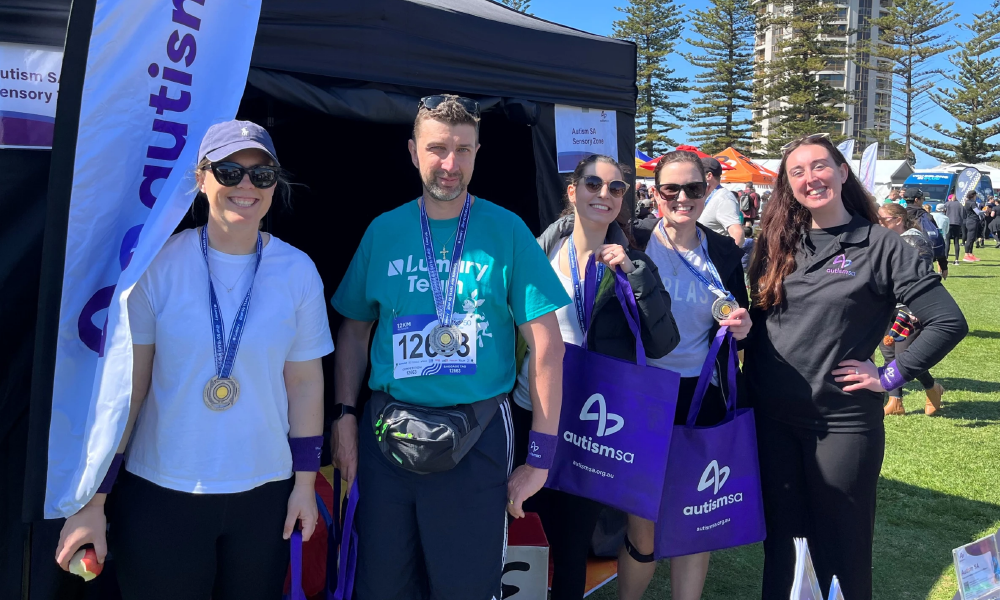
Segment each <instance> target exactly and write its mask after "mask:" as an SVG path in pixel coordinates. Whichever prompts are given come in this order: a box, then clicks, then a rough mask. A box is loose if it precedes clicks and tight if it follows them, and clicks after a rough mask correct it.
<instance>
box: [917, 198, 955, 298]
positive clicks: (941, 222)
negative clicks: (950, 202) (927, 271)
mask: <svg viewBox="0 0 1000 600" xmlns="http://www.w3.org/2000/svg"><path fill="white" fill-rule="evenodd" d="M924 208H927V209H929V208H930V207H929V206H928V205H926V204H925V205H924ZM931 218H932V219H934V223H935V224H936V225H937V227H938V231H940V232H941V236H942V237H944V243H945V256H944V258H943V259H938V260H937V263H938V272H939V273H940V274H941V279H947V278H948V246H949V244H950V241H949V237H948V235H949V232H950V231H951V221H950V220H949V219H948V215H946V214H944V203H941V204H938V205H937V208H935V209H934V212H932V213H931Z"/></svg>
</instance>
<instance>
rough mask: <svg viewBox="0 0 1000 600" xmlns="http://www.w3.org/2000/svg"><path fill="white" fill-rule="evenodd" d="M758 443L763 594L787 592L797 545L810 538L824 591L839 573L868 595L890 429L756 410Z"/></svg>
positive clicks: (859, 597) (848, 585) (856, 592)
mask: <svg viewBox="0 0 1000 600" xmlns="http://www.w3.org/2000/svg"><path fill="white" fill-rule="evenodd" d="M756 420H757V448H758V452H759V457H760V477H761V489H762V491H763V493H764V516H765V519H766V521H767V539H765V540H764V581H763V590H762V593H761V597H762V598H763V599H764V600H785V599H786V598H788V594H789V591H790V589H791V586H792V579H793V574H794V573H793V572H794V566H795V546H794V543H793V542H792V538H797V537H804V538H807V539H808V540H809V551H810V553H811V554H812V559H813V563H814V565H815V567H816V574H817V575H818V576H819V581H820V586H821V587H822V588H823V595H824V597H825V596H826V593H827V592H828V588H829V585H830V580H831V578H832V577H833V576H834V575H836V576H837V578H838V579H839V580H840V583H841V585H842V586H843V590H844V597H845V598H850V599H851V600H871V597H872V540H873V537H874V532H875V488H876V485H877V483H878V476H879V471H880V470H881V468H882V458H883V455H884V454H885V430H884V429H883V428H882V426H881V424H880V425H879V427H878V429H873V430H871V431H864V432H860V433H832V432H822V431H813V430H809V429H803V428H799V427H794V426H790V425H785V424H783V423H779V422H778V421H775V420H773V419H770V418H768V417H765V416H763V415H759V414H758V415H756Z"/></svg>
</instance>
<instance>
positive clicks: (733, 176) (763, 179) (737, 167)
mask: <svg viewBox="0 0 1000 600" xmlns="http://www.w3.org/2000/svg"><path fill="white" fill-rule="evenodd" d="M714 158H715V160H717V161H719V162H720V163H722V164H723V165H728V166H730V167H732V170H723V172H722V183H753V184H760V185H774V183H775V181H777V179H778V174H777V173H775V172H774V171H771V170H769V169H765V168H764V167H762V166H760V165H758V164H757V163H755V162H754V161H752V160H750V159H749V158H747V157H746V156H745V155H744V154H742V153H740V152H739V151H737V150H735V149H733V148H726V149H725V150H723V151H722V152H720V153H719V154H716V155H715V157H714Z"/></svg>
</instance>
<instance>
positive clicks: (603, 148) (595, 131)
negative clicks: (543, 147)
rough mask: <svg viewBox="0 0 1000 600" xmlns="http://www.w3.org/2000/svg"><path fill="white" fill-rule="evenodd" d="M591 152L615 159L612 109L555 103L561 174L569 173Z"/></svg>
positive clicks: (616, 154) (613, 112)
mask: <svg viewBox="0 0 1000 600" xmlns="http://www.w3.org/2000/svg"><path fill="white" fill-rule="evenodd" d="M591 154H604V155H607V156H610V157H611V158H613V159H615V160H618V122H617V120H616V116H615V111H613V110H600V109H596V108H579V107H576V106H564V105H562V104H556V160H557V162H558V164H559V172H560V173H570V172H572V171H573V169H575V168H576V165H577V164H578V163H579V162H580V161H581V160H583V159H585V158H587V157H588V156H590V155H591Z"/></svg>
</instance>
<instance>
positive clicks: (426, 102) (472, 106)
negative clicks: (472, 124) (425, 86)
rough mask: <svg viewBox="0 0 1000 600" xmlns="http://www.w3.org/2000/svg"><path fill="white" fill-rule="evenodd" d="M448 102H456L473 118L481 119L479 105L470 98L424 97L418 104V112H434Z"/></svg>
mask: <svg viewBox="0 0 1000 600" xmlns="http://www.w3.org/2000/svg"><path fill="white" fill-rule="evenodd" d="M448 100H454V101H455V102H457V103H458V105H459V106H461V107H462V108H464V109H465V112H467V113H469V114H470V115H472V116H473V117H476V118H477V119H478V118H479V103H478V102H476V101H475V100H472V99H470V98H463V97H461V96H444V95H440V94H438V95H434V96H424V97H423V98H421V99H420V103H419V104H417V110H418V111H419V110H421V109H423V108H426V109H427V110H434V109H435V108H437V107H439V106H441V105H442V104H444V103H445V102H447V101H448Z"/></svg>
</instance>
